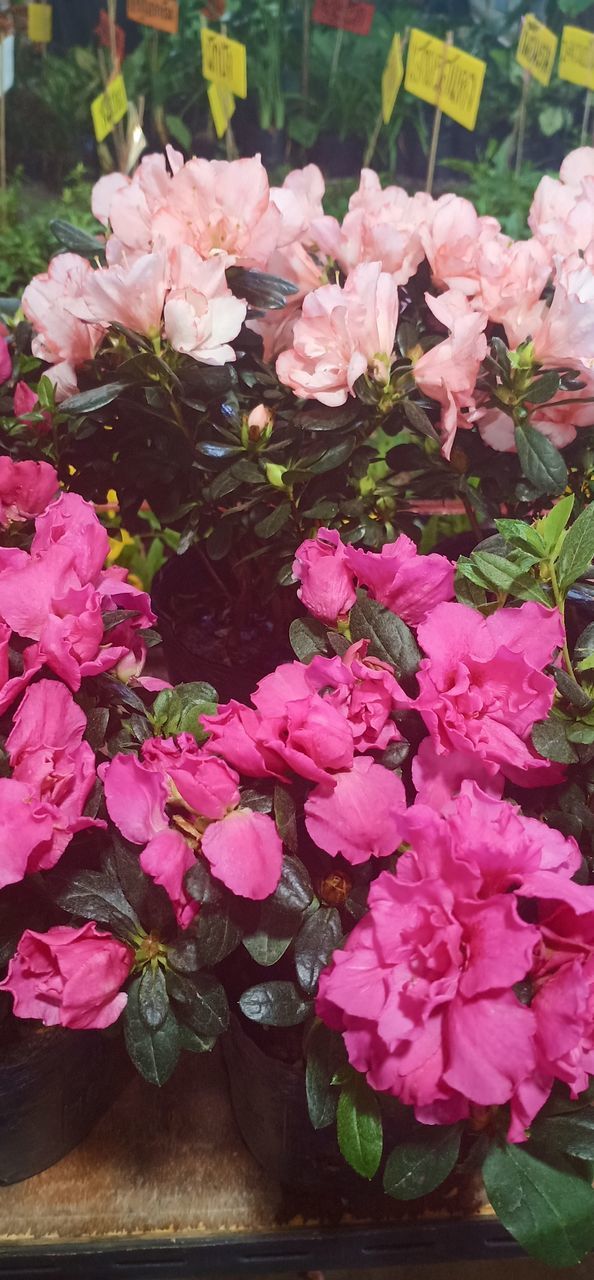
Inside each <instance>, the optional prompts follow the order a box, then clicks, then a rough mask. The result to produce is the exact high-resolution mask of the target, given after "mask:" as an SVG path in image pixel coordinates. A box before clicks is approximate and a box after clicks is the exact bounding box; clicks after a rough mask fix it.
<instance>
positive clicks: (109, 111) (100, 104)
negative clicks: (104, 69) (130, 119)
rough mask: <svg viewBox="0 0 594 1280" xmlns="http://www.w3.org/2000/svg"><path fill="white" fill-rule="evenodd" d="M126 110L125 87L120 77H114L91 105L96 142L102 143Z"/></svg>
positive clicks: (122, 78)
mask: <svg viewBox="0 0 594 1280" xmlns="http://www.w3.org/2000/svg"><path fill="white" fill-rule="evenodd" d="M127 110H128V98H127V95H126V86H125V84H124V77H123V76H122V75H119V76H116V77H115V79H114V80H112V81H111V84H108V86H107V89H106V90H105V93H100V94H99V96H98V97H97V98H95V100H94V101H93V102H92V103H91V115H92V117H93V128H94V130H95V137H96V139H97V142H103V140H104V139H105V138H107V136H108V134H110V133H111V132H112V130H113V129H114V128H115V126H116V124H119V121H120V120H123V118H124V116H125V115H126V112H127Z"/></svg>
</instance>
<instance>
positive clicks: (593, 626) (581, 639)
mask: <svg viewBox="0 0 594 1280" xmlns="http://www.w3.org/2000/svg"><path fill="white" fill-rule="evenodd" d="M593 653H594V622H589V623H588V626H587V627H584V630H583V631H582V632H581V634H580V635H579V636H578V638H577V640H576V643H575V649H574V651H573V659H574V662H575V663H576V664H579V663H580V662H585V661H586V658H589V657H591V655H592V654H593Z"/></svg>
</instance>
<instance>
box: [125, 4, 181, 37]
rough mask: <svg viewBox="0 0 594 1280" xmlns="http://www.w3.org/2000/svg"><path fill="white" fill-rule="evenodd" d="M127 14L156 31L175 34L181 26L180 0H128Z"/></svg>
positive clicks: (133, 19) (132, 19)
mask: <svg viewBox="0 0 594 1280" xmlns="http://www.w3.org/2000/svg"><path fill="white" fill-rule="evenodd" d="M126 16H127V17H128V18H129V19H130V21H131V22H141V23H142V25H143V26H145V27H154V28H155V31H169V32H170V33H171V35H175V33H176V31H177V30H178V27H179V0H127V6H126Z"/></svg>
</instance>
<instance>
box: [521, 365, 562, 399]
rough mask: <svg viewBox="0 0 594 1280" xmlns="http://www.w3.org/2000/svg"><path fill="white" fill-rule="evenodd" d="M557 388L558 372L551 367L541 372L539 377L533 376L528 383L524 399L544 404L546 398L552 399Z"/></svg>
mask: <svg viewBox="0 0 594 1280" xmlns="http://www.w3.org/2000/svg"><path fill="white" fill-rule="evenodd" d="M558 390H559V374H558V373H555V372H554V371H553V369H549V370H548V371H547V373H543V374H541V376H540V377H539V378H535V380H534V382H531V383H530V386H529V387H528V390H527V392H526V394H525V396H524V399H525V400H527V401H528V403H529V404H546V403H547V400H552V399H553V396H555V395H556V394H557V392H558Z"/></svg>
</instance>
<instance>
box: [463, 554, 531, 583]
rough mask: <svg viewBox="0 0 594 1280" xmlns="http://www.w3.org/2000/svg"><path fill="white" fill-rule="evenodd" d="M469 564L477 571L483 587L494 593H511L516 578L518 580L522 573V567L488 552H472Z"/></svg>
mask: <svg viewBox="0 0 594 1280" xmlns="http://www.w3.org/2000/svg"><path fill="white" fill-rule="evenodd" d="M471 564H472V566H473V568H474V569H475V570H478V572H479V575H480V576H481V578H482V579H483V583H484V585H485V586H486V587H487V588H489V587H490V588H491V589H492V590H494V591H505V592H509V591H512V590H513V585H514V582H515V581H516V578H520V577H521V576H522V573H523V572H524V566H523V565H522V566H520V565H517V564H514V563H513V562H512V561H511V560H505V559H504V557H503V556H496V555H493V554H492V553H491V552H489V551H473V553H472V557H471Z"/></svg>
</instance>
